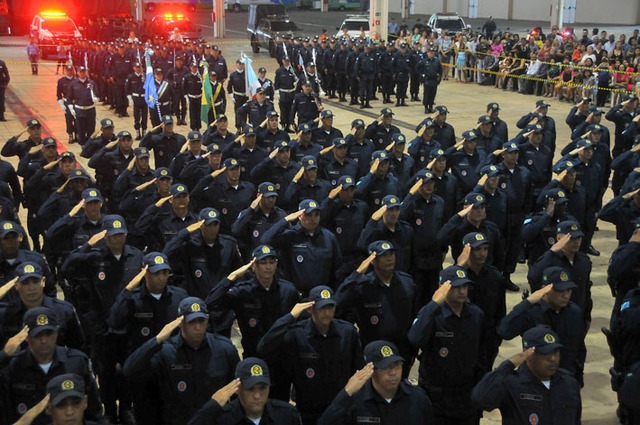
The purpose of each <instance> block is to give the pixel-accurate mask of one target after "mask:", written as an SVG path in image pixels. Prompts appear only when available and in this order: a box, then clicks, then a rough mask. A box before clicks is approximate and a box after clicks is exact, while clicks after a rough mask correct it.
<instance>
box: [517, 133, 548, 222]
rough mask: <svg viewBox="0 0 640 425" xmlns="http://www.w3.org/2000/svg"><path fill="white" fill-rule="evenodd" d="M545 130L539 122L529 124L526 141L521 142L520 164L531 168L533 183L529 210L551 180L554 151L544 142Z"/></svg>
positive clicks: (528, 205) (525, 134) (528, 204)
mask: <svg viewBox="0 0 640 425" xmlns="http://www.w3.org/2000/svg"><path fill="white" fill-rule="evenodd" d="M543 132H544V128H543V127H542V126H541V125H539V124H535V125H531V126H528V127H526V128H525V132H524V134H523V136H525V137H526V142H525V143H522V144H519V147H520V153H519V155H518V164H519V165H521V166H522V167H525V168H527V169H528V170H529V173H530V174H531V183H532V185H533V187H532V189H531V199H530V200H529V201H528V203H527V209H528V210H529V211H532V210H533V206H534V205H536V199H537V198H538V196H540V194H541V193H543V188H544V187H545V186H546V184H547V183H549V180H551V169H552V167H551V163H552V161H553V151H552V150H550V149H549V148H548V147H547V146H545V145H543V144H542V137H543V134H542V133H543Z"/></svg>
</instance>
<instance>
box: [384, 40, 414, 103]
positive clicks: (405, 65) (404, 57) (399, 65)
mask: <svg viewBox="0 0 640 425" xmlns="http://www.w3.org/2000/svg"><path fill="white" fill-rule="evenodd" d="M389 45H390V46H391V45H392V44H391V43H389ZM398 48H399V50H398V52H397V53H396V55H395V58H394V60H393V76H394V82H395V85H396V106H407V104H406V102H405V100H406V98H407V88H408V86H409V77H410V76H411V73H412V70H411V54H410V53H408V52H407V43H406V42H404V41H401V42H400V44H399V45H398ZM389 100H391V99H390V97H389ZM411 100H414V96H413V94H412V96H411Z"/></svg>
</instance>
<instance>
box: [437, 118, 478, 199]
mask: <svg viewBox="0 0 640 425" xmlns="http://www.w3.org/2000/svg"><path fill="white" fill-rule="evenodd" d="M445 152H446V153H447V159H448V161H447V165H448V166H449V168H450V169H451V174H453V175H454V176H455V177H456V178H457V179H458V183H459V184H460V190H461V191H462V193H469V192H471V191H472V190H474V188H475V186H476V183H477V182H478V178H479V175H478V172H477V170H478V169H479V168H482V163H483V162H484V161H485V159H486V152H485V151H484V149H478V131H477V130H468V131H465V132H463V133H462V139H461V140H460V141H459V142H457V143H456V144H455V145H453V146H451V147H450V148H449V149H447V150H446V151H445Z"/></svg>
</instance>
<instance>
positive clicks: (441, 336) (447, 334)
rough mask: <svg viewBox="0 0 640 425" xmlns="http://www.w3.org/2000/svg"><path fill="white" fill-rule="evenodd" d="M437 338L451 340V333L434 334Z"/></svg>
mask: <svg viewBox="0 0 640 425" xmlns="http://www.w3.org/2000/svg"><path fill="white" fill-rule="evenodd" d="M436 337H437V338H453V332H436Z"/></svg>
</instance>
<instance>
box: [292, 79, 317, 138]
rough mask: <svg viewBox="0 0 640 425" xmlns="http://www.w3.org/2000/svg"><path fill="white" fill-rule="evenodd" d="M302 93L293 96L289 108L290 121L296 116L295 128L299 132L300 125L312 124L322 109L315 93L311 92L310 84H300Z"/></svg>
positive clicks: (304, 82) (305, 82)
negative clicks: (296, 123)
mask: <svg viewBox="0 0 640 425" xmlns="http://www.w3.org/2000/svg"><path fill="white" fill-rule="evenodd" d="M301 86H302V91H301V92H300V93H298V94H296V95H295V97H294V98H293V104H292V106H291V119H295V116H296V114H297V115H298V125H297V128H298V130H300V127H301V126H302V124H306V123H309V124H312V121H313V120H315V119H316V118H317V117H318V114H319V113H320V112H322V110H323V109H324V107H323V106H322V101H321V100H320V98H319V97H318V94H317V93H314V92H313V91H312V90H311V84H310V83H309V81H307V80H305V81H303V82H302V83H301Z"/></svg>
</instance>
